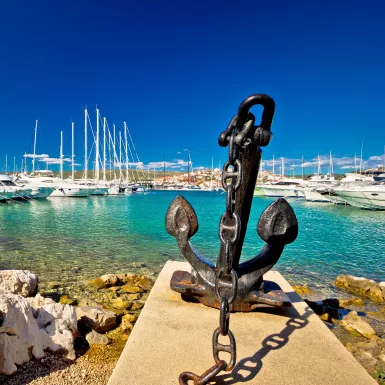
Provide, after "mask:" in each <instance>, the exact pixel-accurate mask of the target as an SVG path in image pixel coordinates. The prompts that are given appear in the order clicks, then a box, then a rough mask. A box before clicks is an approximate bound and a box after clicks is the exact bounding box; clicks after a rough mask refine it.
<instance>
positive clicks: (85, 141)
mask: <svg viewBox="0 0 385 385" xmlns="http://www.w3.org/2000/svg"><path fill="white" fill-rule="evenodd" d="M87 119H88V111H87V108H85V109H84V180H85V182H86V183H87V179H88V143H87V141H88V138H87Z"/></svg>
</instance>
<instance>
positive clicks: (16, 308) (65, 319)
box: [0, 294, 76, 374]
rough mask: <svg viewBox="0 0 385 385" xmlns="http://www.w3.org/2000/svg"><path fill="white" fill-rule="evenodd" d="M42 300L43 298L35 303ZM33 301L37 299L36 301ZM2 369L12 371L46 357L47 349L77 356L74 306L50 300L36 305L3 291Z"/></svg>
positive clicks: (0, 313)
mask: <svg viewBox="0 0 385 385" xmlns="http://www.w3.org/2000/svg"><path fill="white" fill-rule="evenodd" d="M39 301H40V302H42V299H41V298H38V299H36V300H35V304H36V303H38V302H39ZM32 302H33V301H32ZM0 316H1V319H2V322H1V324H0V373H4V374H12V373H14V372H15V371H16V370H17V367H16V365H21V364H23V363H24V362H27V361H29V360H30V358H31V355H32V356H34V357H35V358H42V357H44V355H45V353H44V350H46V349H50V350H52V351H59V350H64V351H65V352H66V353H67V357H68V358H75V352H74V348H73V341H74V334H75V333H76V315H75V311H74V309H73V307H71V306H69V305H60V304H56V303H55V304H49V303H48V304H46V305H44V306H43V307H41V308H33V307H32V306H31V304H30V301H28V300H27V299H26V298H24V297H22V296H20V295H16V294H7V295H5V294H3V295H0Z"/></svg>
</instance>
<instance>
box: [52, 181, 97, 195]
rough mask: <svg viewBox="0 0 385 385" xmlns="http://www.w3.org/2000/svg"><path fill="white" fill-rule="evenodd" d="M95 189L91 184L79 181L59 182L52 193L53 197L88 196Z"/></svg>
mask: <svg viewBox="0 0 385 385" xmlns="http://www.w3.org/2000/svg"><path fill="white" fill-rule="evenodd" d="M93 191H94V188H93V187H91V186H86V185H81V184H77V183H59V184H58V185H57V186H56V189H55V191H54V192H53V193H52V194H51V195H50V197H52V198H58V197H61V198H63V197H68V198H88V197H89V196H90V195H91V194H92V193H93Z"/></svg>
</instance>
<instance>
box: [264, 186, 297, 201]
mask: <svg viewBox="0 0 385 385" xmlns="http://www.w3.org/2000/svg"><path fill="white" fill-rule="evenodd" d="M261 189H262V190H263V192H264V194H265V195H266V196H268V197H272V198H298V197H303V196H304V194H303V192H302V191H300V190H299V189H298V188H293V187H290V186H288V187H287V188H285V186H280V187H278V186H277V187H275V186H274V185H272V186H261Z"/></svg>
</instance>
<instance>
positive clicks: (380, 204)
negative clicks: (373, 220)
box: [333, 184, 385, 210]
mask: <svg viewBox="0 0 385 385" xmlns="http://www.w3.org/2000/svg"><path fill="white" fill-rule="evenodd" d="M333 191H334V192H335V194H337V195H338V196H339V197H340V198H342V199H343V200H345V201H346V202H347V203H349V204H350V205H351V206H354V207H360V208H363V209H372V210H385V185H383V184H367V185H363V186H359V185H356V186H352V185H350V186H343V185H340V186H338V187H336V188H334V189H333Z"/></svg>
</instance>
